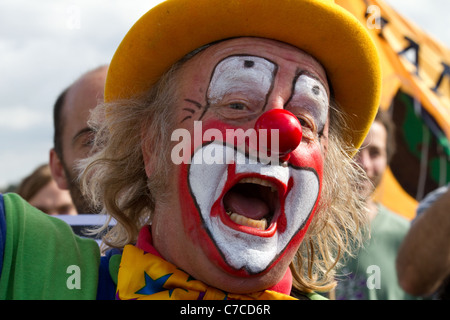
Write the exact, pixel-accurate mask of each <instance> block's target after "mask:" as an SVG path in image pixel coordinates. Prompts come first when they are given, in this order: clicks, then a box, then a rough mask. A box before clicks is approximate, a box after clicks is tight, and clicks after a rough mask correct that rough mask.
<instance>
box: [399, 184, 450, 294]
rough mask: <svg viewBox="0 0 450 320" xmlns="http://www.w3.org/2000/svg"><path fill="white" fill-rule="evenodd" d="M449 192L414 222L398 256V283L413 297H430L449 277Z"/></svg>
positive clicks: (449, 190)
mask: <svg viewBox="0 0 450 320" xmlns="http://www.w3.org/2000/svg"><path fill="white" fill-rule="evenodd" d="M449 235H450V189H448V190H447V192H446V193H444V194H443V195H442V196H441V197H440V198H438V199H437V200H436V201H435V202H434V203H433V204H432V205H431V206H430V207H429V208H428V209H427V210H425V211H424V213H423V214H422V215H420V216H418V217H417V219H416V221H414V223H413V224H412V225H411V228H410V230H409V232H408V234H407V235H406V237H405V239H404V240H403V243H402V245H401V247H400V250H399V253H398V256H397V273H398V279H399V284H400V286H401V287H402V288H403V290H405V291H406V292H408V293H410V294H412V295H415V296H428V295H431V294H433V293H434V292H435V291H436V290H437V289H438V288H439V286H440V285H441V283H442V282H443V281H444V279H445V278H446V277H448V276H449V275H450V237H449Z"/></svg>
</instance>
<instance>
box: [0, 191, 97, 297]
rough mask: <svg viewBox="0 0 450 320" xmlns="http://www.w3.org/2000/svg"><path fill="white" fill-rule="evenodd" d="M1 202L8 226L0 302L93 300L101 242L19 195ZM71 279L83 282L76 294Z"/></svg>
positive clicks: (4, 196)
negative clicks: (81, 235) (82, 235)
mask: <svg viewBox="0 0 450 320" xmlns="http://www.w3.org/2000/svg"><path fill="white" fill-rule="evenodd" d="M0 200H3V201H0V202H2V204H1V207H2V211H3V219H4V224H5V233H3V239H4V243H3V247H2V248H0V251H3V252H2V253H3V265H2V269H1V281H0V296H1V298H3V299H60V298H61V299H64V298H66V299H73V298H76V299H83V298H95V292H96V289H97V274H98V265H99V261H100V251H99V247H98V245H97V243H96V242H95V241H94V240H91V239H84V238H80V237H78V236H76V235H75V234H74V233H73V231H72V229H71V227H70V226H69V225H68V224H67V223H65V222H64V221H62V220H60V219H57V218H54V217H51V216H49V215H46V214H45V213H43V212H41V211H39V210H38V209H36V208H34V207H33V206H31V205H30V204H28V202H26V201H25V200H23V199H22V198H21V197H20V196H18V195H17V194H12V193H10V194H4V195H2V197H1V199H0ZM74 270H75V271H77V272H75V271H74ZM71 275H73V276H74V277H73V278H70V276H71ZM78 276H79V277H78ZM70 279H74V280H79V282H80V283H81V284H82V287H81V288H80V289H76V290H72V289H73V288H72V286H71V285H69V282H68V281H69V280H70Z"/></svg>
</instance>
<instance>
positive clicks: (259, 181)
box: [239, 177, 278, 192]
mask: <svg viewBox="0 0 450 320" xmlns="http://www.w3.org/2000/svg"><path fill="white" fill-rule="evenodd" d="M239 183H253V184H259V185H261V186H264V187H270V190H271V191H272V192H277V191H278V188H277V186H276V185H275V184H273V183H272V182H270V181H267V180H263V179H261V178H257V177H248V178H244V179H242V180H241V181H239Z"/></svg>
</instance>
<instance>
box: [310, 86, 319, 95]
mask: <svg viewBox="0 0 450 320" xmlns="http://www.w3.org/2000/svg"><path fill="white" fill-rule="evenodd" d="M311 91H312V93H314V94H315V95H316V96H318V95H319V94H320V88H319V86H314V87H312V89H311Z"/></svg>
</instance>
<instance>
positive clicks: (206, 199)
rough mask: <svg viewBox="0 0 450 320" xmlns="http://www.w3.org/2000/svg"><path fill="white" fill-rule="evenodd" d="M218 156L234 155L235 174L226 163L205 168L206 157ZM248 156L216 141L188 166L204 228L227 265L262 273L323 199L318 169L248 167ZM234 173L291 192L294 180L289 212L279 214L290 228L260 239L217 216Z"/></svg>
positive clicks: (286, 201) (287, 198)
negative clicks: (289, 185)
mask: <svg viewBox="0 0 450 320" xmlns="http://www.w3.org/2000/svg"><path fill="white" fill-rule="evenodd" d="M213 150H214V151H213ZM217 152H219V153H220V154H224V155H227V157H230V156H232V157H234V160H235V161H234V162H235V163H236V167H235V172H230V171H229V170H230V168H229V167H228V165H227V164H213V165H208V164H206V163H208V161H204V160H205V159H204V157H205V156H206V157H208V155H211V154H215V153H217ZM197 157H199V158H200V159H196V158H197ZM243 157H245V155H244V154H242V153H240V152H238V151H235V150H234V148H233V147H230V146H224V145H222V144H221V143H211V144H208V145H206V146H204V147H203V148H200V149H199V150H197V152H196V153H195V154H194V155H193V159H192V165H191V166H190V168H189V186H190V189H191V192H192V194H193V197H194V199H195V201H196V203H197V205H198V208H199V210H200V214H201V217H202V220H203V222H204V224H205V227H206V229H207V230H208V233H209V234H210V235H211V238H212V240H213V241H214V243H215V245H216V247H217V248H218V250H219V251H220V252H221V254H222V255H223V257H224V259H225V261H226V262H227V264H228V265H229V266H231V267H232V268H234V269H235V270H241V269H245V270H247V271H248V272H249V273H250V274H257V273H260V272H262V271H264V270H265V269H267V268H268V267H269V266H270V265H271V264H272V263H273V262H274V260H276V259H277V257H279V255H280V254H281V253H282V252H283V251H284V250H285V248H286V247H287V246H288V245H289V242H290V241H291V239H292V238H293V237H294V236H295V235H296V234H297V233H298V231H299V230H300V229H302V228H303V226H304V224H305V222H306V221H307V219H308V218H309V216H310V214H311V212H312V210H313V208H314V205H315V203H316V201H317V199H318V195H319V179H318V176H317V174H316V173H315V171H313V170H310V169H306V168H305V169H301V168H293V167H290V166H289V167H281V166H270V165H263V164H261V163H258V164H248V163H249V159H247V161H245V160H243V159H241V158H243ZM202 160H203V162H202ZM230 160H231V159H227V163H230V162H232V161H230ZM195 163H202V164H195ZM209 163H213V161H210V162H209ZM244 163H247V164H244ZM230 175H242V176H245V175H252V176H257V177H258V178H260V179H262V180H266V181H269V180H270V181H272V182H273V181H277V184H278V185H279V186H281V185H282V186H284V187H285V188H286V190H287V189H288V188H287V186H288V184H289V181H290V180H291V179H292V185H293V187H292V189H290V190H289V192H288V193H287V194H285V195H283V196H282V199H279V200H280V202H281V203H284V210H283V209H280V211H281V212H278V213H276V216H275V217H276V220H277V221H278V222H279V221H280V220H285V222H286V223H285V224H284V225H285V228H281V229H283V230H280V228H279V227H277V229H276V230H275V232H273V234H271V235H270V236H259V235H256V234H252V233H247V232H244V231H242V230H239V229H237V228H232V227H230V226H229V225H227V224H226V223H224V221H223V219H224V217H223V215H221V214H219V213H217V212H214V209H213V207H214V204H215V203H216V202H217V201H222V199H220V197H221V195H223V193H224V187H225V185H226V183H227V181H228V180H230V179H232V178H230ZM225 219H227V217H225ZM275 222H276V221H273V222H272V224H274V223H275Z"/></svg>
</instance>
